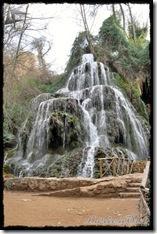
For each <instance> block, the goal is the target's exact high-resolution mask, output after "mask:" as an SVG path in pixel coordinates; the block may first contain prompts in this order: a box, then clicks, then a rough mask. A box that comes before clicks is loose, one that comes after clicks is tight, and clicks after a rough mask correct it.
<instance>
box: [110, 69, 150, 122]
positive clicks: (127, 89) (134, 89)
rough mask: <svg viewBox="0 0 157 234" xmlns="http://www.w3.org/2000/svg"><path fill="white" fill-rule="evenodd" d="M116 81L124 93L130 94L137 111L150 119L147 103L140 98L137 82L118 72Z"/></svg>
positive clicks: (129, 96)
mask: <svg viewBox="0 0 157 234" xmlns="http://www.w3.org/2000/svg"><path fill="white" fill-rule="evenodd" d="M114 83H115V85H116V86H118V87H119V88H120V89H121V90H122V92H123V93H125V94H126V95H127V96H128V98H129V99H130V101H131V102H132V104H133V106H134V107H135V109H136V110H137V112H138V113H139V114H140V115H141V116H143V117H144V118H145V119H146V120H148V113H147V109H146V105H145V104H144V102H143V101H142V100H141V98H140V96H141V92H140V90H139V87H138V85H137V83H135V82H133V81H129V80H127V79H125V78H124V77H122V76H120V75H119V74H118V73H114Z"/></svg>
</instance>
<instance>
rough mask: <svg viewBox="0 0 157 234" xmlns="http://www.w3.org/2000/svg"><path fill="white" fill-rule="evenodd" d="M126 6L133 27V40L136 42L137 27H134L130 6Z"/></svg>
mask: <svg viewBox="0 0 157 234" xmlns="http://www.w3.org/2000/svg"><path fill="white" fill-rule="evenodd" d="M126 5H127V6H128V9H129V14H130V21H131V27H132V33H133V40H134V41H135V40H136V31H135V25H134V18H133V15H132V11H131V7H130V4H129V3H127V4H126Z"/></svg>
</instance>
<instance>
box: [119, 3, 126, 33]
mask: <svg viewBox="0 0 157 234" xmlns="http://www.w3.org/2000/svg"><path fill="white" fill-rule="evenodd" d="M119 5H120V10H121V13H122V17H123V29H124V31H125V14H124V10H123V7H122V4H119Z"/></svg>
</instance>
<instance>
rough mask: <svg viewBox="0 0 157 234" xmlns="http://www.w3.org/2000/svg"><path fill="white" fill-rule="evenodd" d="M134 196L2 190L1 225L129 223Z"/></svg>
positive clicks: (134, 212)
mask: <svg viewBox="0 0 157 234" xmlns="http://www.w3.org/2000/svg"><path fill="white" fill-rule="evenodd" d="M137 207H138V199H98V198H57V197H42V196H32V193H26V192H10V191H4V222H5V226H10V225H11V226H17V225H22V226H36V227H43V226H80V225H85V226H86V225H99V226H102V225H104V226H106V225H111V226H116V225H120V226H124V225H127V226H132V225H135V222H136V221H137V217H138V209H137Z"/></svg>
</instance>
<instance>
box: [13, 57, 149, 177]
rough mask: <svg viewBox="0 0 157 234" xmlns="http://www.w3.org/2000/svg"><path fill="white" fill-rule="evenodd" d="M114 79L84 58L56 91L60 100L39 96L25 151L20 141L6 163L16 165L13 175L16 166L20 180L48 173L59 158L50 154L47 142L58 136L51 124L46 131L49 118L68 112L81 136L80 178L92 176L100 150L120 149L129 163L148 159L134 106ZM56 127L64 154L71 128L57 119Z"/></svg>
mask: <svg viewBox="0 0 157 234" xmlns="http://www.w3.org/2000/svg"><path fill="white" fill-rule="evenodd" d="M112 76H113V74H112V73H111V72H110V71H109V69H108V67H107V66H106V65H104V64H103V63H100V62H96V61H94V56H93V55H92V54H84V55H83V56H82V62H81V64H80V65H79V66H77V67H75V68H74V69H73V71H72V73H71V75H70V77H69V79H68V81H67V84H66V87H64V88H62V89H60V90H58V91H57V92H56V95H58V96H59V97H58V96H57V97H52V95H51V94H41V95H39V96H38V97H37V98H35V99H34V101H33V102H32V109H33V113H34V116H35V118H34V122H33V123H32V128H31V131H30V134H29V137H28V140H27V144H26V152H25V154H24V153H23V152H22V149H23V145H22V144H24V143H22V140H20V141H19V142H20V147H19V150H18V152H17V154H16V156H15V158H14V159H11V160H10V163H12V162H16V163H17V164H16V165H15V166H14V170H16V171H18V170H19V165H20V166H22V169H21V170H22V171H20V172H19V175H20V176H22V175H23V170H24V169H23V168H25V174H26V175H32V171H33V170H35V172H36V174H37V175H38V168H42V167H44V166H45V167H46V168H49V167H50V165H51V163H53V162H54V161H55V160H56V158H57V157H58V156H57V155H55V154H54V155H55V156H53V157H52V155H49V143H50V141H51V138H53V139H54V137H57V136H56V135H55V134H56V133H52V132H51V127H52V126H53V125H55V124H54V123H52V126H51V127H50V122H51V117H52V113H54V112H56V111H59V112H61V113H63V114H65V116H66V114H67V113H68V115H69V116H71V115H72V116H73V115H74V116H77V117H78V118H79V121H80V123H81V125H82V126H83V129H84V131H85V134H84V135H83V137H84V139H83V142H82V143H81V144H82V158H81V161H80V162H79V165H78V171H77V175H78V176H83V177H93V176H94V166H95V155H96V153H97V150H98V148H100V147H101V148H102V149H103V150H104V151H107V150H108V149H111V150H112V148H113V147H116V145H117V146H119V145H121V146H122V147H123V148H124V149H125V152H126V153H127V155H128V157H129V158H130V159H132V160H137V159H145V158H147V157H148V155H149V151H148V145H149V144H148V143H149V142H148V136H147V134H146V131H145V129H144V127H143V125H142V123H141V120H140V119H139V117H138V115H137V113H136V110H135V109H134V107H133V106H132V104H131V103H130V102H129V100H127V98H126V97H125V96H124V95H123V93H122V92H121V91H120V90H119V89H118V88H117V87H116V86H115V85H114V84H113V80H112ZM57 124H58V125H57V126H63V128H64V130H63V131H61V130H60V134H61V136H59V137H58V141H59V144H60V145H59V146H60V147H61V146H62V149H63V150H64V151H66V148H67V145H68V143H67V136H68V132H67V131H69V130H68V129H69V125H68V124H69V123H68V121H67V119H66V117H65V119H64V121H63V123H62V122H61V123H60V122H59V119H57ZM59 124H60V125H59ZM80 131H81V130H80ZM53 134H54V135H53ZM79 134H81V132H80V133H79ZM61 137H62V139H61ZM54 147H57V145H54ZM24 155H25V156H24ZM46 170H47V169H46ZM15 174H18V173H15Z"/></svg>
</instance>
